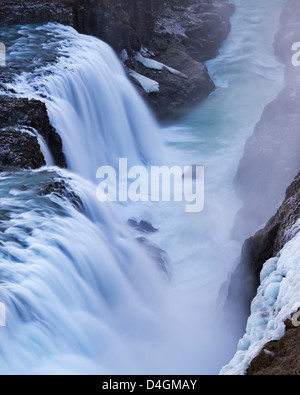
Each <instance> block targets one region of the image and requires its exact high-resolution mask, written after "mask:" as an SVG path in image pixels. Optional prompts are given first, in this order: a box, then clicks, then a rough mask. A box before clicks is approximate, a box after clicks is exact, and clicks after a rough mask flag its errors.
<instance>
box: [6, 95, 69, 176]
mask: <svg viewBox="0 0 300 395" xmlns="http://www.w3.org/2000/svg"><path fill="white" fill-rule="evenodd" d="M26 128H33V129H34V130H36V131H37V133H38V134H39V135H41V136H42V137H43V138H44V140H45V142H46V144H47V145H48V147H49V150H50V152H51V154H52V157H53V159H54V161H55V163H56V164H57V165H58V166H60V167H65V166H66V161H65V156H64V154H63V152H62V141H61V138H60V137H59V135H58V134H57V133H56V132H55V129H54V128H53V127H52V126H51V125H50V122H49V118H48V114H47V110H46V107H45V104H44V103H42V102H40V101H38V100H28V99H25V98H15V97H7V96H0V141H1V143H0V164H1V171H4V170H8V169H11V168H33V169H36V168H39V167H41V166H43V165H45V159H44V156H43V154H42V153H41V150H40V146H39V144H38V140H37V138H36V137H35V136H31V135H30V134H28V133H25V132H21V130H22V129H25V130H26Z"/></svg>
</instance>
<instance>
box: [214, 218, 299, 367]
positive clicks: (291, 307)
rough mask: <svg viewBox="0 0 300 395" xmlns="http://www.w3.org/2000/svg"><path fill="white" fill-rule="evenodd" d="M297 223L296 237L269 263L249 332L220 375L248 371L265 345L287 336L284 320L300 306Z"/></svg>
mask: <svg viewBox="0 0 300 395" xmlns="http://www.w3.org/2000/svg"><path fill="white" fill-rule="evenodd" d="M297 225H298V226H294V227H293V233H294V237H293V238H292V240H290V241H289V242H288V243H287V244H286V245H285V246H284V248H283V249H282V250H281V251H280V253H279V254H278V256H277V257H276V258H272V259H270V260H268V261H267V262H266V263H265V265H264V267H263V269H262V271H261V275H260V279H261V285H260V287H259V288H258V292H257V295H256V297H255V298H254V300H253V302H252V305H251V314H250V317H249V319H248V323H247V328H246V333H245V335H244V337H243V338H242V339H241V340H240V342H239V344H238V349H237V352H236V354H235V356H234V357H233V359H232V360H231V362H230V363H229V364H228V365H226V366H225V367H223V369H222V370H221V372H220V374H223V375H243V374H245V372H246V370H247V368H248V367H249V364H250V362H251V361H252V360H253V359H254V358H255V357H256V356H257V355H258V354H259V353H260V351H261V350H262V348H263V347H264V345H265V344H266V343H268V342H269V341H271V340H279V339H280V338H281V337H282V336H283V335H284V333H285V324H284V322H285V321H286V319H291V318H292V316H293V314H294V313H295V312H296V311H297V310H298V308H299V307H300V287H299V283H300V248H299V247H300V232H299V230H300V229H299V223H298V224H297ZM296 229H298V232H297V233H296V232H295V230H296Z"/></svg>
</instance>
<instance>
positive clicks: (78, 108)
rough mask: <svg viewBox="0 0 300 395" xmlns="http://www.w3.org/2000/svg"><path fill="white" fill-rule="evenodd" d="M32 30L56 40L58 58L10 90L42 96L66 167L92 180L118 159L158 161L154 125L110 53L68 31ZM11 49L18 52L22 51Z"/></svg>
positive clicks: (54, 28)
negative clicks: (100, 168)
mask: <svg viewBox="0 0 300 395" xmlns="http://www.w3.org/2000/svg"><path fill="white" fill-rule="evenodd" d="M32 29H33V31H34V37H35V35H36V34H37V33H38V32H40V34H41V35H47V34H49V35H53V36H54V37H58V38H59V39H60V40H61V41H62V42H61V43H57V45H59V44H60V45H59V47H58V49H57V53H56V56H58V57H59V60H58V62H57V63H55V65H54V66H53V65H51V64H50V65H49V66H48V67H42V68H41V70H40V72H37V70H34V71H33V72H32V71H31V72H25V73H22V74H21V75H20V76H19V78H17V79H16V80H15V82H14V83H13V84H12V86H13V88H14V90H16V91H17V92H18V94H19V95H25V96H27V97H38V98H39V99H41V96H42V100H44V101H45V103H46V105H47V109H48V113H49V117H50V121H51V123H52V125H53V126H54V127H55V128H56V130H57V132H58V133H59V134H60V136H61V138H62V141H63V147H64V152H65V154H66V157H67V162H68V167H69V169H70V170H71V171H73V172H75V173H76V174H80V175H81V176H83V177H85V178H86V179H89V180H93V181H95V179H96V172H97V169H98V167H99V166H106V165H111V166H114V167H115V168H117V166H118V161H119V158H127V159H128V165H129V166H134V165H138V164H141V163H143V164H148V163H149V162H150V163H155V162H156V163H158V162H159V161H160V160H161V154H162V149H163V148H162V142H161V140H160V138H159V136H158V134H159V132H158V125H157V124H156V122H155V120H154V118H153V117H152V116H151V114H150V112H149V110H148V109H147V107H146V105H145V104H144V102H143V101H142V100H141V99H140V97H139V95H138V94H137V92H136V90H135V89H134V87H133V85H132V84H131V83H130V82H129V80H128V78H127V77H126V75H125V72H124V69H123V67H122V65H121V63H120V61H119V59H118V58H117V56H116V55H115V53H114V52H113V50H112V49H111V48H110V47H109V46H108V45H107V44H105V43H104V42H102V41H100V40H98V39H96V38H94V37H89V36H84V35H80V34H79V33H77V32H76V31H75V30H74V29H72V28H71V27H64V26H61V25H57V24H48V25H46V26H42V27H37V28H34V27H33V28H32ZM25 34H26V35H27V36H28V28H27V29H25ZM32 45H34V43H33V44H32ZM15 46H16V47H17V48H18V51H19V52H20V54H22V51H23V50H24V48H23V47H22V48H19V47H18V45H17V43H15ZM38 49H39V48H38V47H37V48H36V50H37V51H38ZM41 74H42V75H41Z"/></svg>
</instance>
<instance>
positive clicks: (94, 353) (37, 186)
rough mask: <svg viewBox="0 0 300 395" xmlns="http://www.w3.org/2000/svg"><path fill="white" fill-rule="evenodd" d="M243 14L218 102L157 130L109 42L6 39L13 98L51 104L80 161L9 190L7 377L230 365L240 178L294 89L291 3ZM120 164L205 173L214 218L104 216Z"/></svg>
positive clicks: (178, 209) (5, 200) (222, 61)
mask: <svg viewBox="0 0 300 395" xmlns="http://www.w3.org/2000/svg"><path fill="white" fill-rule="evenodd" d="M234 3H235V4H236V7H237V10H236V13H235V15H234V16H233V18H232V31H231V34H230V36H229V38H228V40H227V41H226V43H225V44H224V46H223V48H222V50H221V52H220V55H219V57H218V58H217V59H215V60H212V61H210V62H208V68H209V71H210V74H211V75H212V78H213V79H214V81H215V83H216V85H217V89H216V91H215V92H214V93H213V94H212V95H211V96H210V97H209V98H208V99H207V100H205V101H204V102H203V103H202V104H200V105H199V106H197V108H195V110H194V111H192V113H191V114H189V115H188V116H187V117H185V118H184V119H182V120H181V121H180V122H177V123H176V124H173V125H169V126H165V127H161V128H159V126H158V125H157V123H156V122H155V120H154V119H153V117H152V115H151V114H150V112H149V111H148V110H147V108H146V106H145V104H144V103H143V102H142V100H141V99H140V98H139V97H138V95H137V93H136V92H135V90H134V88H133V87H132V85H131V84H130V83H129V82H128V80H127V79H126V77H125V74H124V71H123V69H122V67H121V65H120V63H119V62H118V60H117V58H116V56H115V54H114V53H113V51H112V50H111V49H110V48H109V47H108V46H107V45H106V44H104V43H102V42H101V41H99V40H97V39H95V38H92V37H87V36H82V35H79V34H78V33H77V32H75V31H74V30H73V29H71V28H68V27H63V26H61V25H56V24H48V25H46V26H26V27H12V28H7V29H1V31H0V41H3V42H5V43H6V45H7V48H8V58H7V60H8V65H10V66H11V67H8V68H7V69H5V70H2V71H1V81H2V82H3V84H4V87H2V89H3V92H4V90H5V89H6V91H5V94H13V95H14V94H17V95H18V96H25V97H36V98H39V99H41V100H43V101H44V102H45V103H46V106H47V109H48V112H49V117H50V120H51V123H52V124H53V125H54V126H55V127H56V128H57V131H58V132H59V134H60V135H61V137H62V140H63V144H64V151H65V154H66V157H67V161H68V164H69V171H66V170H64V171H62V170H59V169H57V168H53V167H52V168H50V167H47V168H45V169H42V170H40V171H35V172H29V171H27V172H20V173H17V174H3V175H2V178H1V185H0V203H1V206H0V220H1V222H0V229H1V234H0V236H1V238H0V239H1V244H0V257H1V260H0V301H1V302H3V303H5V305H6V306H7V327H5V328H0V372H1V373H16V372H18V373H24V374H28V373H48V374H49V373H73V374H74V373H75V374H76V373H93V374H105V373H111V374H121V373H123V374H134V373H144V374H146V373H148V374H150V373H157V374H163V373H164V374H171V373H172V374H215V373H218V371H219V370H220V368H221V367H222V366H223V365H224V364H225V363H227V362H228V361H229V359H230V357H231V356H232V355H233V353H234V351H235V346H236V343H237V340H238V338H237V335H236V334H235V333H227V332H226V330H225V328H224V326H223V322H221V321H220V316H221V310H222V307H223V305H222V302H223V301H222V300H221V301H220V299H219V292H220V288H221V286H222V284H223V283H224V281H226V279H227V278H228V276H229V275H230V273H231V272H232V270H233V268H234V265H235V261H236V259H237V257H238V255H239V253H240V248H241V245H240V244H239V243H237V242H234V241H232V240H231V239H230V231H231V228H232V225H233V222H234V217H235V214H236V213H237V211H238V209H239V208H240V204H241V203H240V202H239V201H238V200H237V198H236V196H235V193H234V188H233V178H234V176H235V172H236V169H237V166H238V162H239V159H240V157H241V155H242V153H243V147H244V144H245V141H246V139H247V137H248V136H250V135H251V133H252V131H253V129H254V126H255V124H256V122H257V121H258V120H259V118H260V115H261V113H262V111H263V109H264V106H265V105H266V104H267V103H268V102H270V101H271V100H272V99H273V98H275V96H276V95H277V93H278V92H279V90H280V88H281V86H282V84H283V67H282V65H281V64H280V63H279V61H278V59H276V57H275V55H274V51H273V47H272V42H273V36H274V34H275V32H276V31H277V29H278V23H279V16H280V13H281V10H282V8H283V5H284V0H275V1H274V0H273V1H271V0H266V1H264V2H263V3H261V2H259V1H258V0H253V1H251V2H244V1H242V0H235V1H234ZM32 58H34V59H35V61H34V62H32V61H31V59H32ZM120 157H126V158H128V160H129V162H130V164H131V165H135V164H145V165H146V166H147V165H150V164H152V163H161V164H166V165H171V164H177V165H180V166H184V165H191V164H199V165H204V166H205V169H206V170H205V177H206V180H205V208H204V210H203V212H201V213H198V214H188V213H186V212H185V210H184V204H179V203H178V204H177V203H155V204H154V203H145V204H142V203H140V204H129V203H128V204H118V203H116V204H113V205H112V204H105V205H103V203H102V204H100V203H99V202H98V201H97V199H96V185H95V184H94V182H95V175H96V171H97V168H98V167H99V166H101V165H103V164H105V165H113V166H115V165H116V163H117V161H118V159H119V158H120ZM53 189H54V192H55V190H57V191H56V193H53ZM72 191H73V192H72ZM64 196H65V197H64ZM131 217H135V218H136V219H137V220H142V219H143V220H148V221H149V222H151V223H152V224H153V226H154V227H155V228H157V229H159V232H157V233H155V234H153V235H147V237H148V238H149V239H150V240H151V241H153V242H155V243H156V244H157V245H158V246H159V247H161V248H163V249H164V250H165V251H166V252H167V253H168V255H169V257H170V261H171V264H170V267H169V270H170V272H171V274H170V277H169V278H166V277H165V275H164V273H162V272H161V271H160V270H159V269H158V268H157V264H156V263H155V262H154V261H153V259H152V258H151V257H149V256H148V252H147V250H145V249H144V248H143V246H141V245H140V244H138V243H137V241H136V240H135V238H136V237H137V235H136V233H135V232H134V231H133V230H132V229H130V228H129V227H128V226H127V224H126V221H127V220H128V219H129V218H131ZM236 315H237V320H238V312H236Z"/></svg>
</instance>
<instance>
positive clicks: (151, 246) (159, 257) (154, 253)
mask: <svg viewBox="0 0 300 395" xmlns="http://www.w3.org/2000/svg"><path fill="white" fill-rule="evenodd" d="M137 241H138V242H139V243H140V244H141V245H142V246H143V247H144V248H145V249H146V250H147V253H148V255H149V256H150V257H151V258H152V259H153V260H154V262H156V263H157V265H158V267H159V269H160V270H161V271H162V272H163V273H165V274H166V275H167V276H168V275H169V274H170V259H169V256H168V254H167V253H166V251H164V250H163V249H161V248H160V247H159V246H158V245H157V244H155V243H153V242H152V241H150V240H148V239H147V238H146V237H138V238H137Z"/></svg>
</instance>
